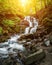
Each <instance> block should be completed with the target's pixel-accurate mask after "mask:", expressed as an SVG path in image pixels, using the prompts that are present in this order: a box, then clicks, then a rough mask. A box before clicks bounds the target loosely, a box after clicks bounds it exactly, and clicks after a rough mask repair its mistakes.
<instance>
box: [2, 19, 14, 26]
mask: <svg viewBox="0 0 52 65" xmlns="http://www.w3.org/2000/svg"><path fill="white" fill-rule="evenodd" d="M3 24H4V25H7V26H9V27H13V26H14V25H15V22H14V21H12V20H8V19H6V20H3Z"/></svg>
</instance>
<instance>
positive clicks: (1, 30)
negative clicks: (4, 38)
mask: <svg viewBox="0 0 52 65" xmlns="http://www.w3.org/2000/svg"><path fill="white" fill-rule="evenodd" d="M2 32H3V29H2V27H0V35H1V34H2Z"/></svg>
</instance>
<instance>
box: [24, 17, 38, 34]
mask: <svg viewBox="0 0 52 65" xmlns="http://www.w3.org/2000/svg"><path fill="white" fill-rule="evenodd" d="M24 20H27V21H28V22H29V27H26V29H25V33H24V34H29V33H30V34H33V33H35V32H36V30H37V28H38V21H37V20H36V19H35V18H33V22H34V26H33V23H32V21H31V20H30V16H26V17H25V19H24ZM31 27H32V28H31ZM30 28H31V29H30ZM29 30H30V32H29Z"/></svg>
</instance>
